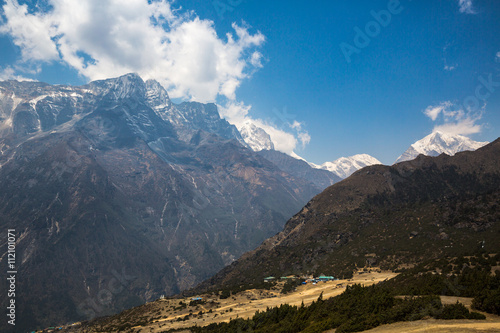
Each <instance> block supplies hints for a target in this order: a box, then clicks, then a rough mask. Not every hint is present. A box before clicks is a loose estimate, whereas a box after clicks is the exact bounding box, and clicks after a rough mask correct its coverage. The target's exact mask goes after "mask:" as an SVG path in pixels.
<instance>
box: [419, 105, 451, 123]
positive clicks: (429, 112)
mask: <svg viewBox="0 0 500 333" xmlns="http://www.w3.org/2000/svg"><path fill="white" fill-rule="evenodd" d="M450 106H451V102H443V103H441V104H439V105H435V106H432V105H431V106H428V107H427V109H425V111H424V113H425V115H426V116H427V117H429V118H431V119H432V121H435V120H436V119H437V117H438V116H439V114H440V113H441V112H443V111H444V110H446V109H447V108H449V107H450Z"/></svg>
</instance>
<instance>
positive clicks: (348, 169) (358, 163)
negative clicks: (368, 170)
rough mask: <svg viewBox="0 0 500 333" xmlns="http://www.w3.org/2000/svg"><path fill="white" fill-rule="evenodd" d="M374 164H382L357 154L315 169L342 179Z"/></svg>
mask: <svg viewBox="0 0 500 333" xmlns="http://www.w3.org/2000/svg"><path fill="white" fill-rule="evenodd" d="M376 164H382V162H380V161H379V160H377V159H376V158H375V157H372V156H370V155H367V154H358V155H353V156H349V157H341V158H339V159H337V160H335V161H333V162H325V163H323V164H322V165H320V166H317V167H318V168H320V169H324V170H328V171H330V172H332V173H334V174H336V175H337V176H339V177H340V178H342V179H344V178H347V177H349V176H350V175H352V174H353V173H354V172H356V171H358V170H360V169H362V168H364V167H366V166H370V165H376Z"/></svg>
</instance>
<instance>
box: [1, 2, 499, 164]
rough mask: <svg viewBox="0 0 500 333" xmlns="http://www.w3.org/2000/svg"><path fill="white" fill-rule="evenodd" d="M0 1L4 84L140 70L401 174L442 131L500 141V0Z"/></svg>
mask: <svg viewBox="0 0 500 333" xmlns="http://www.w3.org/2000/svg"><path fill="white" fill-rule="evenodd" d="M0 4H1V6H2V10H1V13H2V22H1V23H0V24H1V28H0V34H1V35H0V78H1V79H12V78H18V79H21V78H27V79H36V80H40V81H45V82H49V83H53V84H67V83H69V84H84V83H86V82H88V81H90V80H92V79H99V78H103V77H111V76H118V75H121V74H124V73H126V72H130V71H134V72H138V73H139V74H140V75H141V76H142V77H143V78H155V79H157V80H158V81H160V82H161V83H162V84H163V85H164V86H166V87H167V89H168V91H169V93H170V94H171V96H172V97H175V98H176V100H181V99H186V100H193V99H194V100H198V101H203V102H211V101H214V102H217V103H218V104H219V106H220V109H221V113H222V114H223V115H224V116H225V117H226V119H228V120H229V121H231V122H233V123H235V124H236V125H237V126H241V125H242V124H244V123H245V122H251V123H254V124H256V125H257V126H260V127H262V128H264V129H265V130H266V131H268V132H269V133H270V134H271V136H272V138H273V141H275V144H276V145H277V147H278V148H279V149H280V150H282V151H285V152H288V153H291V152H292V151H294V152H295V153H297V154H298V155H300V156H302V157H304V158H305V159H307V160H308V161H311V162H314V163H317V164H321V163H323V162H325V161H332V160H335V159H337V158H339V157H341V156H349V155H353V154H358V153H367V154H370V155H372V156H374V157H376V158H378V159H379V160H381V161H382V162H383V163H386V164H391V163H393V162H394V160H395V159H396V158H397V157H398V156H399V155H400V154H401V153H402V152H403V151H404V150H406V148H408V146H409V145H410V144H411V143H413V142H414V141H416V140H418V139H421V138H422V137H424V136H425V135H428V134H430V133H431V132H432V131H433V130H435V129H439V130H442V131H446V132H449V133H455V134H463V135H467V136H469V137H471V138H472V139H474V140H477V141H492V140H495V139H496V138H497V137H498V136H499V126H500V72H499V70H500V33H499V32H500V2H499V1H496V0H489V1H481V0H472V1H470V0H442V1H410V0H400V1H396V0H384V1H374V0H369V1H368V0H367V1H349V2H347V1H314V2H313V3H312V4H311V2H308V1H290V0H289V1H281V0H276V1H272V2H265V1H258V0H220V1H194V0H177V1H175V2H173V3H172V2H167V1H149V2H147V1H145V0H128V1H116V0H109V1H108V2H105V4H104V5H103V4H102V3H101V2H100V1H99V0H87V1H86V2H83V4H82V2H75V1H71V0H44V1H19V2H16V1H12V0H9V1H6V0H3V1H0ZM388 15H390V16H388ZM376 18H378V21H377V20H376ZM367 29H368V30H367ZM359 31H361V32H362V34H363V36H361V37H360V33H359ZM227 34H230V37H228V35H227ZM357 35H358V37H357V38H356V36H357Z"/></svg>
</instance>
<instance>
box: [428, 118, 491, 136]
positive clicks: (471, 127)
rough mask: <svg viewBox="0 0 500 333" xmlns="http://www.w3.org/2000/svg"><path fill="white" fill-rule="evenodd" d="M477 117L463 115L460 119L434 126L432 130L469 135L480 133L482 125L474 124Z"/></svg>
mask: <svg viewBox="0 0 500 333" xmlns="http://www.w3.org/2000/svg"><path fill="white" fill-rule="evenodd" d="M478 120H479V119H477V118H471V117H465V118H462V119H460V120H457V121H454V122H449V123H444V124H442V125H438V126H435V127H434V130H433V132H442V133H448V134H460V135H470V134H475V133H480V132H481V130H482V125H479V124H476V122H477V121H478Z"/></svg>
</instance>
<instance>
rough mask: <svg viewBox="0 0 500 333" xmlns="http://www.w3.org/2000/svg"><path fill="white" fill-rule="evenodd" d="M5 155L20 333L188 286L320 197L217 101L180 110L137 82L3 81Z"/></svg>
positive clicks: (0, 115)
mask: <svg viewBox="0 0 500 333" xmlns="http://www.w3.org/2000/svg"><path fill="white" fill-rule="evenodd" d="M0 152H1V155H0V184H2V186H1V189H0V226H1V228H3V229H4V230H6V229H8V228H9V229H15V230H16V234H17V237H18V238H17V243H16V254H17V258H18V259H17V265H18V267H17V271H18V274H19V276H20V277H21V276H22V279H20V281H19V284H18V286H19V288H18V293H17V294H16V301H17V304H19V307H18V309H17V315H18V317H19V318H23V321H22V322H19V325H18V326H17V328H18V329H19V330H23V329H26V330H28V329H30V328H33V327H37V326H40V325H41V326H49V325H50V324H53V323H57V322H59V323H60V322H66V321H70V320H79V319H89V318H90V317H94V316H102V315H106V314H111V313H115V312H117V311H119V310H121V309H124V308H127V307H130V306H133V305H136V304H141V303H143V302H145V301H148V300H151V299H154V298H157V297H159V295H162V294H165V295H171V294H175V293H178V292H180V291H181V290H184V289H186V288H190V287H193V286H194V285H196V284H197V283H198V282H201V281H202V280H204V279H206V278H208V277H210V276H212V275H213V274H215V273H216V272H217V271H218V270H220V269H221V268H222V267H224V266H225V265H227V264H230V263H231V262H232V261H233V260H235V259H236V258H238V257H239V256H240V255H241V254H243V253H244V252H246V251H248V250H250V249H253V248H255V247H256V246H257V245H258V244H260V243H261V242H262V241H263V240H264V239H266V238H267V237H269V236H272V235H273V234H275V233H276V232H278V231H279V230H281V228H282V227H283V225H284V223H285V222H286V220H287V219H288V218H290V217H291V216H292V215H293V214H295V213H296V212H297V211H299V210H300V208H301V207H302V206H303V205H304V204H305V203H306V202H307V201H308V200H309V199H310V198H311V197H313V196H314V195H315V194H317V193H319V192H320V191H321V190H322V188H319V187H318V186H317V185H315V184H313V183H312V182H311V181H310V180H306V179H303V178H300V177H295V176H293V175H291V174H290V173H287V172H285V171H283V170H281V169H280V168H278V167H277V166H276V165H275V164H273V163H271V162H270V161H269V160H267V159H265V158H263V157H262V156H260V155H259V154H257V153H255V152H253V151H252V150H250V149H248V148H247V146H246V144H245V143H244V141H243V139H242V137H241V135H240V133H239V131H238V130H237V129H236V128H235V127H234V126H233V125H230V124H229V123H228V122H227V121H225V120H224V119H221V118H220V116H219V113H218V111H217V107H216V106H215V105H214V104H200V103H194V102H185V103H182V104H179V105H176V104H174V103H172V102H171V101H170V99H169V97H168V94H167V92H166V91H165V89H163V88H162V87H161V86H160V85H159V84H158V83H157V82H155V81H147V82H144V81H143V80H142V79H141V78H140V77H139V76H137V75H135V74H129V75H125V76H122V77H119V78H114V79H108V80H102V81H95V82H91V83H89V84H87V85H84V86H79V87H72V86H53V85H48V84H44V83H39V82H17V81H6V82H1V83H0ZM322 186H323V185H322ZM0 245H1V246H2V248H4V249H6V239H3V240H1V243H0ZM1 256H2V257H1V258H2V261H4V260H6V252H2V254H1ZM5 284H6V282H5V280H2V282H0V287H1V288H2V290H6V288H7V286H6V285H5ZM6 297H7V296H6V294H5V293H2V294H1V302H2V303H1V304H3V305H5V304H6V303H5V302H6V301H7V298H6ZM4 323H5V321H3V322H2V325H3V324H4Z"/></svg>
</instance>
